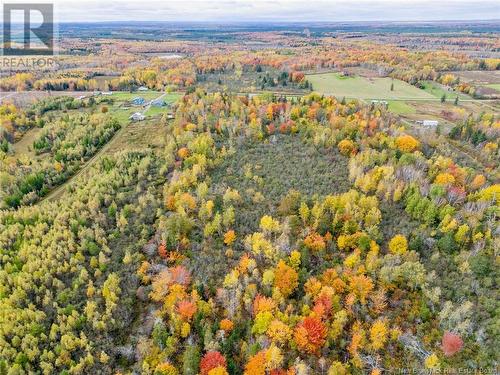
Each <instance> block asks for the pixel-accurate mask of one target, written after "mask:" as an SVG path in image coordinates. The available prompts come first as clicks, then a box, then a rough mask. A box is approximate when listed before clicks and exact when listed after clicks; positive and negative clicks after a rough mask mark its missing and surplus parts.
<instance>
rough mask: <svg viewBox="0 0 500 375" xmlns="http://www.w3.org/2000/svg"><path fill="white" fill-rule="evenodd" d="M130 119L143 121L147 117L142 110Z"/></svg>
mask: <svg viewBox="0 0 500 375" xmlns="http://www.w3.org/2000/svg"><path fill="white" fill-rule="evenodd" d="M129 119H130V120H132V121H143V120H145V119H146V116H144V115H143V114H142V113H140V112H136V113H134V114H133V115H132V116H130V117H129Z"/></svg>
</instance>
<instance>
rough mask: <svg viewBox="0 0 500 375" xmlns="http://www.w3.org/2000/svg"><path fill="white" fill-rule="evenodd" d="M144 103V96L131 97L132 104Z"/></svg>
mask: <svg viewBox="0 0 500 375" xmlns="http://www.w3.org/2000/svg"><path fill="white" fill-rule="evenodd" d="M145 103H146V100H145V99H144V98H141V97H139V96H138V97H137V98H134V99H132V104H133V105H144V104H145Z"/></svg>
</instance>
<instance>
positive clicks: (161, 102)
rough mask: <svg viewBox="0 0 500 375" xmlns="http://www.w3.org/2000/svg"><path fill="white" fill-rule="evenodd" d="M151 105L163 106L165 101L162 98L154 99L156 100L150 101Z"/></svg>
mask: <svg viewBox="0 0 500 375" xmlns="http://www.w3.org/2000/svg"><path fill="white" fill-rule="evenodd" d="M151 105H152V106H153V107H164V106H165V101H164V100H162V99H156V100H153V101H151Z"/></svg>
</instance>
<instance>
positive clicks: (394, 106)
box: [388, 101, 417, 115]
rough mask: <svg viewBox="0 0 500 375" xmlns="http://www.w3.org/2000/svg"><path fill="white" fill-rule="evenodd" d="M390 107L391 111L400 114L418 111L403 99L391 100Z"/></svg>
mask: <svg viewBox="0 0 500 375" xmlns="http://www.w3.org/2000/svg"><path fill="white" fill-rule="evenodd" d="M388 109H389V111H391V112H393V113H396V114H398V115H409V114H414V113H416V112H417V110H416V109H415V107H413V106H411V105H409V104H408V103H406V102H402V101H389V107H388Z"/></svg>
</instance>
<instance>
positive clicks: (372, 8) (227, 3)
mask: <svg viewBox="0 0 500 375" xmlns="http://www.w3.org/2000/svg"><path fill="white" fill-rule="evenodd" d="M4 2H21V1H16V0H10V1H7V0H5V1H4ZM28 2H44V3H48V2H51V3H53V4H54V6H55V10H56V21H57V20H58V21H59V22H102V21H198V22H265V21H275V22H313V21H316V22H342V21H426V20H429V21H430V20H491V19H500V0H468V1H466V0H300V1H299V0H266V1H265V0H206V1H202V0H184V1H179V0H52V1H50V0H42V1H37V0H35V1H33V0H31V1H28Z"/></svg>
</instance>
